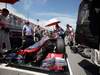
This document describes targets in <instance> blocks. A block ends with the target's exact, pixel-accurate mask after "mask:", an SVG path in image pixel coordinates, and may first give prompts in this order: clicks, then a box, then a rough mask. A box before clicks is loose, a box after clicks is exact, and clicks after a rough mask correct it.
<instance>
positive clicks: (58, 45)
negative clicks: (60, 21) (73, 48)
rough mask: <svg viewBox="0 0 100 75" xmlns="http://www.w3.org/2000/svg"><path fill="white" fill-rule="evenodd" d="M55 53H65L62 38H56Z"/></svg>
mask: <svg viewBox="0 0 100 75" xmlns="http://www.w3.org/2000/svg"><path fill="white" fill-rule="evenodd" d="M56 52H58V53H65V44H64V40H63V39H62V38H58V39H57V42H56Z"/></svg>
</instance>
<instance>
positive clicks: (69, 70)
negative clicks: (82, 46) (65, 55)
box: [67, 59, 73, 75]
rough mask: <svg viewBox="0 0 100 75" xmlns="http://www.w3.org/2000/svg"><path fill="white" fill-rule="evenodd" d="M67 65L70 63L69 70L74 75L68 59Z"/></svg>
mask: <svg viewBox="0 0 100 75" xmlns="http://www.w3.org/2000/svg"><path fill="white" fill-rule="evenodd" d="M67 63H68V68H69V72H70V75H73V72H72V69H71V66H70V64H69V60H68V59H67Z"/></svg>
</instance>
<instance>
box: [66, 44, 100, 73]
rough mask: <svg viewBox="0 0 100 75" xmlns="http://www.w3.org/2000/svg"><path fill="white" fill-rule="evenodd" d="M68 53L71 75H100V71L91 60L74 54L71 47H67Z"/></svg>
mask: <svg viewBox="0 0 100 75" xmlns="http://www.w3.org/2000/svg"><path fill="white" fill-rule="evenodd" d="M65 44H66V42H65ZM66 53H67V54H68V62H69V67H70V73H71V74H70V75H100V74H99V69H98V68H97V66H95V65H93V64H92V63H91V61H90V59H86V58H84V57H82V56H81V55H80V54H78V53H74V52H73V51H72V50H71V49H70V47H69V46H66Z"/></svg>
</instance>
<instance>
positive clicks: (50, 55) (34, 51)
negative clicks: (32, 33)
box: [4, 36, 69, 73]
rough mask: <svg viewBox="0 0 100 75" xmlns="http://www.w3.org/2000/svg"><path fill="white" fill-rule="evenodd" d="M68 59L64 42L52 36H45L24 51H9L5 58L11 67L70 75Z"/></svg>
mask: <svg viewBox="0 0 100 75" xmlns="http://www.w3.org/2000/svg"><path fill="white" fill-rule="evenodd" d="M66 59H67V54H66V52H65V45H64V40H63V39H62V38H61V37H57V38H54V37H50V36H44V37H43V38H42V39H41V40H40V41H38V42H36V43H35V44H33V45H31V46H29V47H28V48H26V49H24V50H22V49H19V50H15V51H14V50H11V51H8V52H7V53H6V55H5V58H4V60H5V61H7V63H8V64H9V65H10V66H11V65H13V66H17V67H18V66H20V68H21V67H22V68H24V69H25V68H29V69H33V68H34V69H38V70H42V71H53V72H62V73H69V70H68V66H67V61H66ZM8 61H9V62H8ZM66 70H67V71H66Z"/></svg>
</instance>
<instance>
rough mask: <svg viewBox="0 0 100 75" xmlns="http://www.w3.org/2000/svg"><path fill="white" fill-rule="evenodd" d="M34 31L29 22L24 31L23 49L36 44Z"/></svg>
mask: <svg viewBox="0 0 100 75" xmlns="http://www.w3.org/2000/svg"><path fill="white" fill-rule="evenodd" d="M33 33H34V32H33V29H32V26H31V25H30V23H29V22H26V23H25V25H24V26H23V29H22V45H23V49H24V48H27V47H28V46H30V45H32V44H33V43H34V41H33Z"/></svg>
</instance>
